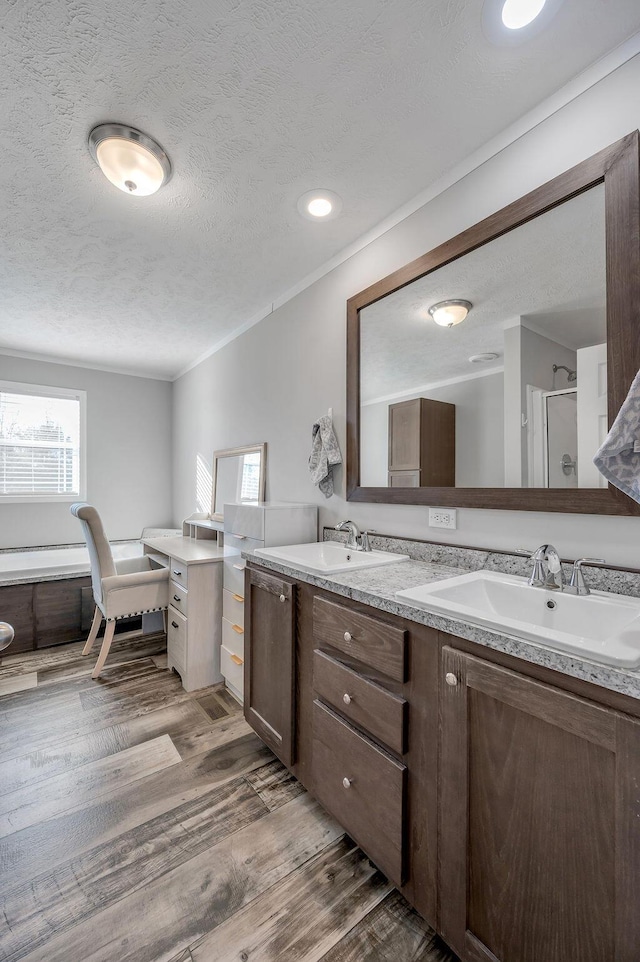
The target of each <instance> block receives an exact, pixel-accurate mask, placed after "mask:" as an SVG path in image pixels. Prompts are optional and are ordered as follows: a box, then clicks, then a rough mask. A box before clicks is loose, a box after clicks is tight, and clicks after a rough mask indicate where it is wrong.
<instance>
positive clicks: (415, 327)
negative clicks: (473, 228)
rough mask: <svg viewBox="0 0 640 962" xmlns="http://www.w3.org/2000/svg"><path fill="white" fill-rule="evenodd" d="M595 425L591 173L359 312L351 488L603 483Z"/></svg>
mask: <svg viewBox="0 0 640 962" xmlns="http://www.w3.org/2000/svg"><path fill="white" fill-rule="evenodd" d="M451 301H453V302H454V303H453V305H451V304H448V303H447V302H451ZM455 302H462V304H460V303H457V304H456V303H455ZM465 302H466V303H465ZM466 312H468V313H466ZM445 325H449V326H445ZM607 429H608V417H607V290H606V260H605V188H604V185H603V184H598V185H596V186H594V187H592V188H591V189H589V190H587V191H585V192H584V193H582V194H579V195H578V196H575V197H573V198H571V199H570V200H567V201H566V202H564V203H562V204H560V205H558V206H556V207H554V208H553V209H551V210H548V211H546V212H545V213H543V214H541V215H540V216H537V217H535V218H533V219H532V220H529V221H528V222H527V223H524V224H521V225H520V226H519V227H517V228H515V229H513V230H511V231H509V232H508V233H505V234H503V235H502V236H500V237H497V238H496V239H495V240H492V241H490V242H489V243H486V244H484V245H483V246H481V247H478V248H476V249H475V250H472V251H471V252H470V253H467V254H465V255H464V256H462V257H459V258H458V259H457V260H454V261H452V262H451V263H449V264H446V265H444V266H443V267H440V268H438V269H437V270H434V271H432V272H431V273H429V274H426V275H425V276H423V277H420V278H418V279H417V280H414V281H413V282H411V283H409V284H407V285H406V286H404V287H402V288H400V289H399V290H396V291H395V292H394V293H391V294H388V295H387V296H385V297H382V298H381V299H380V300H378V301H376V302H375V303H372V304H369V305H368V306H365V307H363V308H362V309H361V310H360V484H361V485H362V486H363V487H367V488H381V487H392V488H398V487H400V488H414V487H415V488H418V487H440V488H442V487H448V486H455V487H458V488H502V487H506V488H554V489H566V488H599V487H601V488H606V482H605V481H604V479H603V478H602V477H601V475H600V474H599V473H598V471H597V470H596V468H595V467H594V465H593V456H594V454H595V453H596V451H597V449H598V447H599V446H600V444H601V443H602V441H603V440H604V438H605V436H606V433H607Z"/></svg>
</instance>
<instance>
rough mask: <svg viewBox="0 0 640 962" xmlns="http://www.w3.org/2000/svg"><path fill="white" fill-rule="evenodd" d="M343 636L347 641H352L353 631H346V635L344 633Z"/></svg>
mask: <svg viewBox="0 0 640 962" xmlns="http://www.w3.org/2000/svg"><path fill="white" fill-rule="evenodd" d="M343 638H344V640H345V641H351V632H350V631H345V633H344V635H343Z"/></svg>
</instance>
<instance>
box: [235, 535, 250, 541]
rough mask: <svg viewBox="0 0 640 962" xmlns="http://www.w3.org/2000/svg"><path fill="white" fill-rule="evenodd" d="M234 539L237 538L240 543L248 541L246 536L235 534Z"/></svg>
mask: <svg viewBox="0 0 640 962" xmlns="http://www.w3.org/2000/svg"><path fill="white" fill-rule="evenodd" d="M233 537H234V538H237V539H238V541H246V540H247V536H246V534H234V536H233Z"/></svg>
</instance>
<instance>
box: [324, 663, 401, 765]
mask: <svg viewBox="0 0 640 962" xmlns="http://www.w3.org/2000/svg"><path fill="white" fill-rule="evenodd" d="M313 688H314V691H315V693H316V694H317V695H318V696H319V698H321V699H322V701H324V702H326V703H327V704H328V705H330V706H331V707H332V708H335V709H336V710H337V711H339V712H340V713H341V714H342V715H344V716H345V717H346V718H348V719H349V721H351V722H354V723H355V724H356V725H358V726H359V727H360V728H364V729H365V731H366V732H367V733H368V734H370V735H372V736H373V737H374V738H375V739H376V740H377V741H379V742H382V744H383V745H386V746H387V747H388V748H390V749H391V751H393V752H396V753H397V754H398V755H403V754H404V752H405V750H406V748H405V745H406V730H407V723H406V718H407V702H406V701H405V699H404V698H400V697H399V696H398V695H393V694H392V693H391V692H390V691H386V690H385V689H384V688H381V687H380V685H375V684H374V683H373V682H371V681H368V679H366V678H363V677H362V675H359V674H358V673H357V672H355V671H352V670H351V669H350V668H346V667H345V666H344V665H341V664H340V662H338V661H335V659H333V658H331V657H330V656H329V655H326V654H325V653H324V652H322V651H314V653H313Z"/></svg>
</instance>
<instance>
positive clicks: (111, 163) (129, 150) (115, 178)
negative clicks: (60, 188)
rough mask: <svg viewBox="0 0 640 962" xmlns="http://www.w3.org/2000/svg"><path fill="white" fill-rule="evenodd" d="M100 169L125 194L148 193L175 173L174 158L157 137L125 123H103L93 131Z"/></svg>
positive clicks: (93, 152) (92, 141)
mask: <svg viewBox="0 0 640 962" xmlns="http://www.w3.org/2000/svg"><path fill="white" fill-rule="evenodd" d="M89 150H90V151H91V156H92V157H93V159H94V160H95V162H96V163H97V164H98V166H99V167H100V170H101V171H102V173H103V174H104V176H105V177H106V178H107V180H108V181H110V182H111V183H112V184H113V185H114V186H115V187H118V188H119V189H120V190H122V191H124V193H125V194H135V195H136V196H137V197H148V196H149V195H150V194H155V192H156V191H157V190H160V188H161V187H162V186H163V185H164V184H166V183H167V181H168V180H169V178H170V177H171V161H170V160H169V158H168V157H167V155H166V153H165V152H164V150H163V149H162V147H161V146H160V144H158V143H156V141H155V140H152V138H151V137H148V136H147V134H143V133H142V131H141V130H136V129H135V127H127V126H126V125H125V124H100V125H99V126H98V127H94V128H93V130H92V131H91V133H90V134H89Z"/></svg>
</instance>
